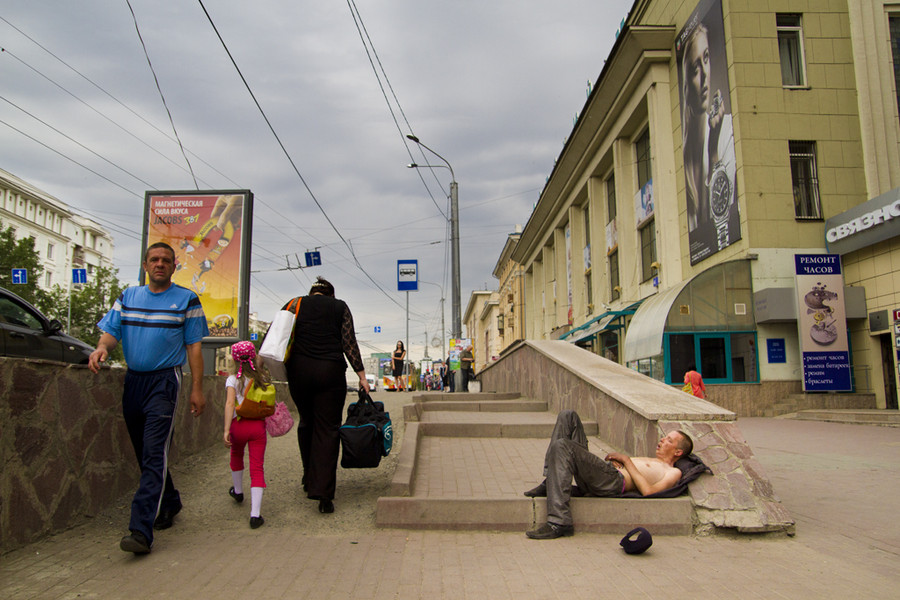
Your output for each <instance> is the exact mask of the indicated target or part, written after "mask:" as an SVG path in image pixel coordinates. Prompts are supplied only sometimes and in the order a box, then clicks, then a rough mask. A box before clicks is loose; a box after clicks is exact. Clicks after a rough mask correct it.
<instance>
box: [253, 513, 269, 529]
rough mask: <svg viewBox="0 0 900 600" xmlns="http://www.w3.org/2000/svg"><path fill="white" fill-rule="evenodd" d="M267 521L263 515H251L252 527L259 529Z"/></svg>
mask: <svg viewBox="0 0 900 600" xmlns="http://www.w3.org/2000/svg"><path fill="white" fill-rule="evenodd" d="M265 522H266V520H265V519H263V518H262V515H260V516H258V517H250V529H259V528H260V527H262V524H263V523H265Z"/></svg>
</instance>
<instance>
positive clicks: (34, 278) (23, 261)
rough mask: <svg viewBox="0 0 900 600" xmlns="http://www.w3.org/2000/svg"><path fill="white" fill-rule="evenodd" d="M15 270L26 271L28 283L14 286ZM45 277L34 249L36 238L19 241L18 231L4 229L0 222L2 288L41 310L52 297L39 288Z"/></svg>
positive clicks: (0, 275)
mask: <svg viewBox="0 0 900 600" xmlns="http://www.w3.org/2000/svg"><path fill="white" fill-rule="evenodd" d="M13 269H26V271H27V273H28V283H24V284H22V283H15V284H14V283H13V278H12V270H13ZM43 275H44V265H42V264H41V258H40V256H39V255H38V252H37V249H36V248H35V247H34V238H31V237H27V238H22V239H21V240H17V239H16V230H15V229H14V228H13V227H3V224H2V222H0V287H4V288H6V289H8V290H9V291H11V292H13V293H14V294H16V295H18V296H21V297H22V298H24V299H25V300H27V301H28V302H30V303H32V304H34V305H35V306H37V307H38V308H41V306H42V305H44V304H46V303H47V301H48V300H49V297H50V293H49V292H47V291H46V290H44V289H42V288H41V287H39V286H38V282H39V281H40V280H41V277H43Z"/></svg>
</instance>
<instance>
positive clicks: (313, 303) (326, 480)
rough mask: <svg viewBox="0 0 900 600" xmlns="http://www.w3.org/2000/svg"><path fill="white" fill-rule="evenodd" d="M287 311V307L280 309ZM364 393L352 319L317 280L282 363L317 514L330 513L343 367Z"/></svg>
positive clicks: (324, 283) (344, 394) (307, 486)
mask: <svg viewBox="0 0 900 600" xmlns="http://www.w3.org/2000/svg"><path fill="white" fill-rule="evenodd" d="M285 308H287V305H285ZM345 356H346V357H347V360H349V361H350V366H351V367H352V368H353V370H354V371H355V372H356V374H357V375H358V376H359V387H360V388H361V389H365V390H366V392H368V391H369V384H368V382H367V381H366V370H365V367H364V366H363V362H362V356H361V355H360V352H359V345H358V344H357V343H356V333H355V331H354V329H353V316H352V315H351V314H350V309H349V308H348V307H347V305H346V304H345V303H344V301H343V300H338V299H336V298H335V297H334V286H333V285H331V284H330V283H329V282H327V281H325V280H324V279H322V278H321V277H318V278H317V279H316V282H315V283H313V284H312V287H311V288H310V290H309V295H308V296H303V297H302V298H301V299H300V312H299V313H298V314H297V321H296V324H295V325H294V341H293V343H292V345H291V350H290V356H289V357H288V359H287V361H285V367H286V370H287V379H288V386H289V388H290V391H291V398H292V399H293V400H294V404H296V405H297V410H298V411H299V413H300V425H299V427H298V428H297V439H298V441H299V444H300V458H301V460H302V461H303V489H304V491H306V492H307V497H308V498H310V499H312V500H318V501H319V512H321V513H332V512H334V502H333V499H334V490H335V484H336V479H337V463H338V453H339V451H340V435H339V432H338V429H339V428H340V426H341V418H342V413H343V410H344V400H345V399H346V397H347V382H346V379H345V377H344V371H346V370H347V363H346V362H345V361H344V357H345Z"/></svg>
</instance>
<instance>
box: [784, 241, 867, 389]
mask: <svg viewBox="0 0 900 600" xmlns="http://www.w3.org/2000/svg"><path fill="white" fill-rule="evenodd" d="M794 266H795V271H794V273H795V276H794V281H795V283H796V291H797V326H798V328H799V339H800V354H801V361H802V366H803V390H804V391H806V392H845V391H851V390H852V388H853V386H852V383H851V378H850V342H849V339H848V337H847V312H846V309H845V307H844V277H843V275H842V274H841V257H840V256H839V255H837V254H797V255H795V256H794Z"/></svg>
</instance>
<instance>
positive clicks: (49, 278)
mask: <svg viewBox="0 0 900 600" xmlns="http://www.w3.org/2000/svg"><path fill="white" fill-rule="evenodd" d="M52 287H53V275H52V274H51V273H44V288H46V289H48V290H49V289H50V288H52Z"/></svg>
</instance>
